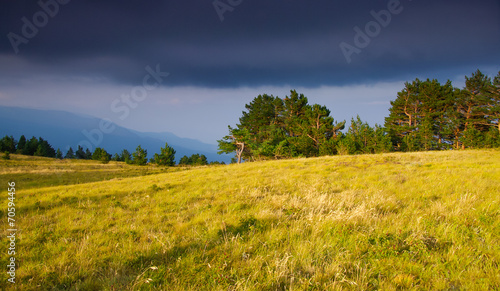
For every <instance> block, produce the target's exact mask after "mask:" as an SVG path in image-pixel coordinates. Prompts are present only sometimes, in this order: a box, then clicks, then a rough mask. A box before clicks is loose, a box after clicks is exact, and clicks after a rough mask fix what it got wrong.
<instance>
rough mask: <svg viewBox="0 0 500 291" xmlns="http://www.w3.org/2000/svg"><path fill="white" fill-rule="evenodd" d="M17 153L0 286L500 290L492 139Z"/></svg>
mask: <svg viewBox="0 0 500 291" xmlns="http://www.w3.org/2000/svg"><path fill="white" fill-rule="evenodd" d="M12 158H13V160H10V161H1V162H0V167H1V168H0V169H1V170H0V177H1V179H2V185H4V187H3V188H2V189H1V190H2V192H1V193H2V196H1V197H4V200H5V203H3V205H6V202H7V180H11V181H12V180H13V181H15V182H16V190H17V194H16V195H17V199H16V213H17V216H16V218H17V222H18V226H19V228H20V231H19V232H18V239H19V241H18V242H17V247H18V254H17V255H16V258H17V260H19V261H20V266H19V268H18V270H17V274H16V281H17V282H16V284H14V285H12V284H10V283H7V281H6V280H7V278H8V276H7V274H5V272H4V273H2V277H1V279H2V283H1V285H0V287H2V288H5V287H7V286H9V287H10V288H13V287H17V288H18V289H19V290H40V289H55V290H58V289H72V290H149V289H160V290H161V289H163V290H199V289H201V290H228V289H229V290H292V289H293V290H378V289H380V290H408V289H415V290H428V289H434V290H459V289H466V290H471V289H473V290H476V289H478V290H481V289H483V290H492V289H499V288H500V272H499V271H498V270H499V262H500V241H499V233H500V223H499V221H500V203H499V193H500V152H499V151H495V150H473V151H472V150H471V151H443V152H424V153H409V154H400V153H391V154H381V155H361V156H335V157H322V158H314V159H295V160H283V161H268V162H258V163H245V164H241V165H228V166H214V167H199V168H190V169H186V168H170V169H162V168H156V167H143V168H142V167H134V166H129V165H124V164H122V163H110V164H107V165H102V164H99V163H95V162H91V161H55V160H51V159H33V158H26V157H22V156H16V155H13V156H12ZM16 179H17V180H16ZM6 213H7V208H6V206H4V209H1V215H2V220H3V221H5V220H6V219H7V218H6V217H7V216H6ZM4 225H6V223H5V224H4ZM5 229H6V227H5ZM6 235H7V232H6V230H5V231H3V232H2V237H3V238H5V237H6ZM4 241H6V240H5V239H4ZM4 245H7V242H6V243H5V244H4ZM1 253H2V256H1V259H2V261H1V262H2V263H5V264H6V262H7V260H8V256H7V254H6V253H7V252H6V251H2V252H1ZM10 285H12V286H10Z"/></svg>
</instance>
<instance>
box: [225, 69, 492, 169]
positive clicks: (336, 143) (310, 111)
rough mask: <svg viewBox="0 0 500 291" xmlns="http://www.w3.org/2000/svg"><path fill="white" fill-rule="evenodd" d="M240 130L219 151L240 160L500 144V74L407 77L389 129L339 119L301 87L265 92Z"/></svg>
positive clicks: (232, 130) (250, 108) (231, 131)
mask: <svg viewBox="0 0 500 291" xmlns="http://www.w3.org/2000/svg"><path fill="white" fill-rule="evenodd" d="M245 107H246V109H247V111H244V112H243V113H242V114H243V115H242V116H241V117H240V120H239V121H240V123H239V124H238V125H237V126H236V128H232V127H230V126H229V134H228V135H226V136H225V137H223V138H222V139H221V140H219V141H218V144H219V153H235V154H236V159H237V161H238V162H241V160H246V161H255V160H263V159H281V158H291V157H315V156H322V155H335V154H363V153H383V152H389V151H420V150H444V149H465V148H484V147H500V135H499V131H500V122H499V120H500V72H499V73H498V75H497V76H496V77H494V78H493V80H492V79H491V78H489V77H488V76H486V75H484V74H483V73H481V71H479V70H478V71H476V72H475V73H473V74H472V76H470V77H466V79H465V87H464V88H463V89H458V88H454V87H453V86H452V84H451V82H450V81H448V82H446V84H440V83H439V82H438V81H437V80H429V79H427V80H425V81H421V80H419V79H416V80H415V81H413V82H411V83H409V82H407V83H405V87H404V89H403V90H402V91H401V92H399V93H398V94H397V98H396V100H394V101H392V102H391V108H390V109H389V111H390V114H389V116H388V117H386V118H385V125H384V127H382V126H380V125H375V127H371V126H369V125H368V124H367V123H366V122H363V121H362V120H361V119H360V117H359V116H357V118H356V119H354V118H353V119H352V120H351V124H350V126H349V128H348V131H347V132H346V133H343V132H341V130H343V129H344V128H345V121H342V122H335V121H334V119H333V117H331V116H330V110H328V109H327V108H326V107H325V106H321V105H318V104H314V105H309V104H308V99H307V97H305V96H304V95H303V94H298V93H297V92H296V91H295V90H292V91H291V92H290V96H286V97H285V98H284V99H281V98H278V97H274V96H272V95H267V94H264V95H259V96H257V97H256V98H254V100H253V101H252V102H251V103H250V104H247V105H246V106H245Z"/></svg>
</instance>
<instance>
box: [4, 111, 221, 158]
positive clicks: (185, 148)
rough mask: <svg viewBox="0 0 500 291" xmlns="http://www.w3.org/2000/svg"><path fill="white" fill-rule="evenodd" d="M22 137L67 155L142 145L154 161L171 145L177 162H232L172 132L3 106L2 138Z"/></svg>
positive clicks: (63, 113) (201, 143) (202, 145)
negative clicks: (202, 157)
mask: <svg viewBox="0 0 500 291" xmlns="http://www.w3.org/2000/svg"><path fill="white" fill-rule="evenodd" d="M110 129H112V130H110ZM22 134H24V135H25V136H26V138H27V139H29V138H31V137H32V136H35V137H37V138H38V137H42V138H43V139H45V140H47V141H48V142H49V143H50V144H51V145H52V146H53V147H54V148H55V149H57V148H60V149H61V151H62V152H63V154H65V153H66V151H67V150H68V149H69V147H72V148H73V150H76V149H77V148H78V145H79V144H80V145H82V146H83V147H84V148H86V147H88V148H89V149H90V150H91V151H93V150H94V149H95V148H96V147H101V148H104V149H105V150H106V151H108V152H109V153H111V154H114V153H119V152H121V151H122V150H123V149H127V150H128V151H129V152H133V151H135V148H136V147H137V146H138V145H141V146H142V148H144V149H147V150H148V158H151V157H152V156H153V155H154V153H158V152H159V151H160V148H162V147H164V146H165V142H168V144H169V145H170V146H172V147H173V148H174V149H175V150H176V154H175V157H176V160H177V161H178V160H179V159H180V158H181V157H182V156H184V155H187V156H190V155H192V154H196V153H199V154H203V155H205V156H206V157H207V159H208V161H224V162H226V163H229V162H230V161H231V156H229V155H217V146H216V145H212V144H206V143H203V142H201V141H199V140H196V139H189V138H181V137H178V136H176V135H175V134H173V133H170V132H161V133H156V132H138V131H134V130H131V129H127V128H124V127H121V126H118V125H116V124H105V123H104V122H103V121H102V120H101V119H99V118H95V117H91V116H86V115H81V114H75V113H70V112H66V111H56V110H38V109H28V108H20V107H5V106H0V136H2V137H3V136H5V135H9V136H10V135H12V136H14V138H15V139H16V140H19V137H20V136H21V135H22Z"/></svg>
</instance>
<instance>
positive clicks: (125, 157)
mask: <svg viewBox="0 0 500 291" xmlns="http://www.w3.org/2000/svg"><path fill="white" fill-rule="evenodd" d="M120 161H123V162H125V163H127V164H132V163H133V159H132V155H131V154H130V152H129V151H128V150H126V149H124V150H123V151H122V152H121V154H120Z"/></svg>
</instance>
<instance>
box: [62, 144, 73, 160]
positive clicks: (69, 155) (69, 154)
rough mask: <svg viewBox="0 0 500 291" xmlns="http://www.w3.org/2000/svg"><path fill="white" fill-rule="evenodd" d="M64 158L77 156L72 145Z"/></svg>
mask: <svg viewBox="0 0 500 291" xmlns="http://www.w3.org/2000/svg"><path fill="white" fill-rule="evenodd" d="M64 158H65V159H74V158H75V153H74V152H73V149H72V148H71V147H70V148H69V150H68V151H67V152H66V155H65V156H64Z"/></svg>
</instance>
